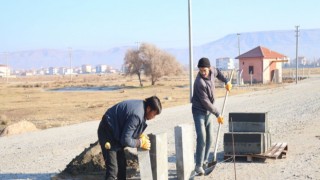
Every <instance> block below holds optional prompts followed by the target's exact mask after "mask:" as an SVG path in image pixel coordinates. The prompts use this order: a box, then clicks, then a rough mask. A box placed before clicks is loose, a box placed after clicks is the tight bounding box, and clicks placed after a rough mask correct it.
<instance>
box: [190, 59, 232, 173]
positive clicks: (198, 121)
mask: <svg viewBox="0 0 320 180" xmlns="http://www.w3.org/2000/svg"><path fill="white" fill-rule="evenodd" d="M198 68H199V73H198V75H197V77H196V79H195V81H194V90H193V97H192V115H193V120H194V124H195V129H196V134H197V145H196V166H195V172H196V173H197V174H198V175H203V174H204V173H205V171H204V169H205V168H206V167H207V166H208V158H209V150H210V147H211V145H212V142H213V120H212V118H210V117H211V116H210V115H211V114H214V115H215V116H216V117H217V121H218V123H220V124H223V117H222V116H220V113H219V111H218V109H217V108H216V107H215V106H214V102H215V97H214V94H215V93H214V92H215V78H217V79H219V80H220V81H222V82H224V83H225V88H226V89H227V90H228V91H230V90H231V88H232V85H231V83H230V82H229V83H228V81H227V79H226V78H225V77H224V76H223V74H222V73H221V72H220V71H219V70H218V69H216V68H215V67H212V68H211V65H210V61H209V59H208V58H205V57H203V58H201V59H200V60H199V62H198Z"/></svg>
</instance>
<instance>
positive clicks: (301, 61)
mask: <svg viewBox="0 0 320 180" xmlns="http://www.w3.org/2000/svg"><path fill="white" fill-rule="evenodd" d="M307 63H308V60H307V58H306V57H304V56H299V57H298V64H299V65H303V66H305V65H307ZM294 64H296V61H294Z"/></svg>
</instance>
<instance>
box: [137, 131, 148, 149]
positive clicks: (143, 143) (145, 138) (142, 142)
mask: <svg viewBox="0 0 320 180" xmlns="http://www.w3.org/2000/svg"><path fill="white" fill-rule="evenodd" d="M139 140H140V148H142V149H145V150H150V147H151V143H150V140H149V137H148V136H146V135H145V134H141V135H140V138H139Z"/></svg>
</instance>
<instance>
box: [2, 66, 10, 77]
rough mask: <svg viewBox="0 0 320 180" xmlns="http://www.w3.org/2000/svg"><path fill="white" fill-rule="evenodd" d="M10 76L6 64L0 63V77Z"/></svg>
mask: <svg viewBox="0 0 320 180" xmlns="http://www.w3.org/2000/svg"><path fill="white" fill-rule="evenodd" d="M9 76H10V68H9V67H8V66H6V65H2V64H0V77H9Z"/></svg>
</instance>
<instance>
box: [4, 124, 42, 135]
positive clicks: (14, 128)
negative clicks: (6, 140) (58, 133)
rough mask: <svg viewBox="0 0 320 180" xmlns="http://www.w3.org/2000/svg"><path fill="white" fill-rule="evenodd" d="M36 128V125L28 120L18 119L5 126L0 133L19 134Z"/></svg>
mask: <svg viewBox="0 0 320 180" xmlns="http://www.w3.org/2000/svg"><path fill="white" fill-rule="evenodd" d="M36 130H38V129H37V127H36V126H35V125H34V124H33V123H31V122H29V121H19V122H17V123H14V124H11V125H9V126H7V127H5V128H4V129H3V130H2V132H1V133H0V137H1V136H10V135H14V134H21V133H25V132H31V131H36Z"/></svg>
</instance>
